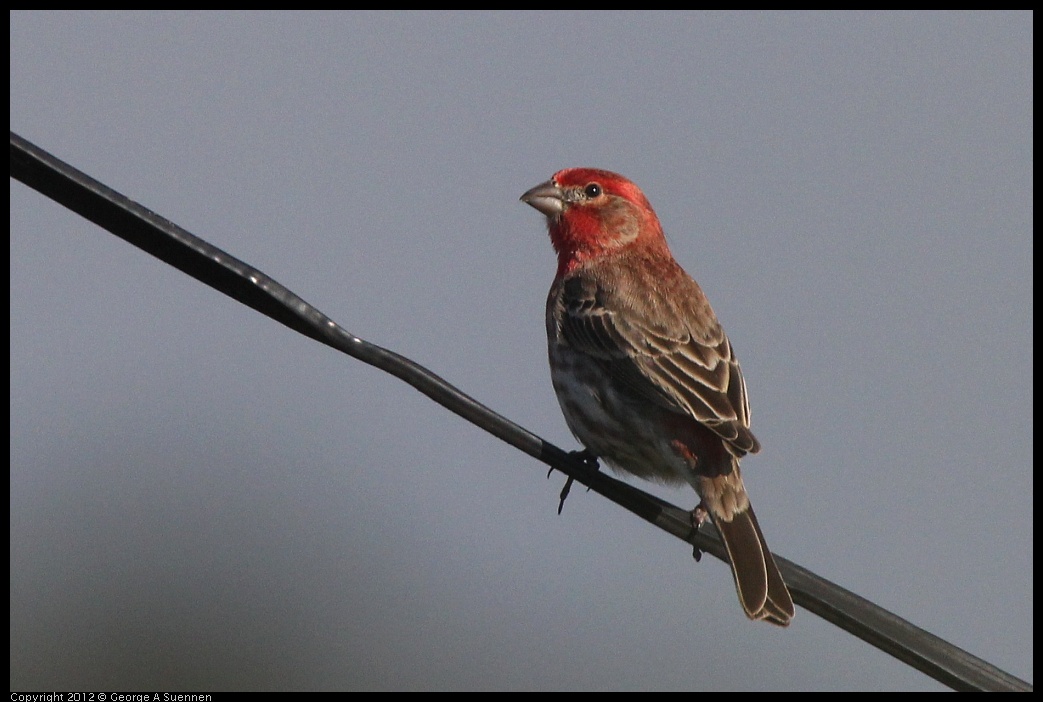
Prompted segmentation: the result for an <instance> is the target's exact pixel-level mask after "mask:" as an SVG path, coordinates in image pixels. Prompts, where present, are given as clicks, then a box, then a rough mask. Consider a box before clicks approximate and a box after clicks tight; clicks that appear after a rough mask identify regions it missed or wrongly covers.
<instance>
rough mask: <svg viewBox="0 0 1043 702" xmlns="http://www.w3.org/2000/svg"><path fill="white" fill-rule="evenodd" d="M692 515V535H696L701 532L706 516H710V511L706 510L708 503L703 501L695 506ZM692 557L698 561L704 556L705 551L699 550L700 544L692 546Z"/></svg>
mask: <svg viewBox="0 0 1043 702" xmlns="http://www.w3.org/2000/svg"><path fill="white" fill-rule="evenodd" d="M691 516H692V536H695V535H696V534H697V533H698V532H699V527H701V526H702V525H703V522H705V521H706V518H707V517H708V516H709V512H707V511H706V505H704V504H703V503H702V502H700V503H699V504H697V505H696V506H695V509H693V510H692V511H691ZM692 558H694V559H695V562H696V563H698V562H699V561H701V560H702V558H703V552H702V551H701V550H699V547H698V546H692Z"/></svg>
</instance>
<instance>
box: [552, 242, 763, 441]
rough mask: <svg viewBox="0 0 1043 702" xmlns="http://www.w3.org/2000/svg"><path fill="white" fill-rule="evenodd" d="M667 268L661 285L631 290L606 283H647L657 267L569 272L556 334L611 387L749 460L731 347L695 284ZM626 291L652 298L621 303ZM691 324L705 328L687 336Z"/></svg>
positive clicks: (745, 411)
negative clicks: (627, 278)
mask: <svg viewBox="0 0 1043 702" xmlns="http://www.w3.org/2000/svg"><path fill="white" fill-rule="evenodd" d="M670 263H671V264H672V267H671V268H670V270H671V272H672V275H670V276H669V277H668V279H665V280H662V279H661V280H657V281H647V284H643V285H642V284H639V285H637V286H632V285H619V284H618V281H615V280H612V279H611V276H615V275H618V274H619V273H618V272H620V271H624V273H623V274H624V275H636V276H641V275H647V273H645V271H648V270H660V271H661V270H663V266H662V265H661V263H659V264H657V265H656V266H649V265H648V264H647V262H635V264H634V265H632V266H618V265H617V266H614V267H613V268H612V269H611V270H609V271H606V270H599V269H597V268H590V269H580V270H577V271H575V272H574V273H573V274H572V275H570V276H568V277H567V278H566V280H565V281H563V283H564V284H563V286H562V293H561V294H562V300H561V302H562V310H561V318H560V319H561V333H562V334H563V335H564V336H565V338H566V339H567V340H568V342H569V343H570V344H571V345H572V346H573V348H574V349H576V350H578V351H582V352H584V353H586V354H587V355H589V356H591V357H593V358H596V359H599V360H600V361H601V362H602V363H604V364H605V367H606V369H607V370H608V371H609V373H611V374H612V376H613V378H614V379H615V380H616V381H617V382H619V383H621V384H623V385H625V386H627V387H628V388H629V389H631V390H633V391H635V392H636V393H637V394H639V395H640V396H642V397H644V398H645V399H647V400H649V401H651V402H654V403H656V404H658V405H660V406H662V407H666V408H668V409H671V410H673V411H676V412H680V413H683V414H687V415H688V416H690V417H693V418H694V419H696V420H698V421H699V422H700V423H702V424H704V425H705V426H706V427H708V428H709V429H711V430H712V431H713V432H714V433H716V434H717V435H718V436H720V437H721V438H722V439H724V440H725V441H726V442H727V443H728V444H729V445H730V447H731V450H733V452H735V453H736V454H737V455H739V456H741V455H743V454H745V453H755V452H756V451H757V450H759V449H760V444H759V443H758V441H757V439H756V438H755V437H754V436H753V434H752V433H751V432H750V429H749V427H750V412H749V404H748V402H747V398H746V384H745V381H744V380H743V377H742V370H741V369H740V368H739V363H738V361H737V360H736V359H735V356H734V354H733V353H732V346H731V343H730V342H729V341H728V337H727V336H726V335H725V333H724V330H723V329H722V328H721V326H720V324H718V323H717V319H716V317H714V315H713V312H712V311H711V310H710V307H709V305H708V304H706V299H705V297H704V296H703V293H702V290H700V289H699V286H698V284H696V283H695V281H694V280H692V279H691V278H689V277H688V275H687V274H686V273H684V271H683V270H681V269H680V267H679V266H677V264H676V263H674V262H673V261H672V260H671V261H670ZM628 289H638V290H645V291H652V293H651V296H652V299H642V300H633V299H627V298H625V297H623V295H622V294H621V293H620V292H619V291H620V290H628ZM696 309H700V311H701V314H699V315H697V314H696ZM707 313H708V314H707ZM698 319H703V320H706V323H705V324H704V325H703V326H702V327H700V328H694V327H695V323H696V322H695V320H698ZM650 320H655V322H654V323H653V322H651V321H650Z"/></svg>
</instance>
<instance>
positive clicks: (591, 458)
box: [547, 449, 601, 514]
mask: <svg viewBox="0 0 1043 702" xmlns="http://www.w3.org/2000/svg"><path fill="white" fill-rule="evenodd" d="M569 457H570V458H574V459H576V460H578V461H580V462H581V463H583V465H585V466H586V467H587V468H589V469H591V470H598V469H599V468H600V467H601V466H600V465H599V464H598V457H597V456H595V455H594V454H593V453H591V452H590V451H589V450H588V449H583V450H582V451H569ZM553 472H554V468H553V467H552V468H551V469H550V470H549V471H547V477H548V478H549V477H550V474H551V473H553ZM574 482H576V479H575V478H573V477H572V476H571V475H570V476H568V478H566V480H565V486H564V487H563V488H561V494H560V495H558V514H561V510H562V508H563V507H564V506H565V498H566V497H568V496H569V491H570V490H572V483H574ZM587 490H590V488H589V487H588V488H587Z"/></svg>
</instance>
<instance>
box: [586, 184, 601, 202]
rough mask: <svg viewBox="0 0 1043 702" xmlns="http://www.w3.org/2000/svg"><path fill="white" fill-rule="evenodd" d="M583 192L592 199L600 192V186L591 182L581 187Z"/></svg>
mask: <svg viewBox="0 0 1043 702" xmlns="http://www.w3.org/2000/svg"><path fill="white" fill-rule="evenodd" d="M583 194H584V195H586V196H587V199H589V200H593V199H594V198H596V197H597V196H598V195H600V194H601V186H600V185H598V184H597V183H591V184H590V185H588V186H587V187H585V188H583Z"/></svg>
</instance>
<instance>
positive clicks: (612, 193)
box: [521, 168, 794, 626]
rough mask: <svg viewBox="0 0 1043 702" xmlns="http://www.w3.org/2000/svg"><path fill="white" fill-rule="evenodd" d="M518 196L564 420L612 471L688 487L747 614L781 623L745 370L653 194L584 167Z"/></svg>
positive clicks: (781, 592)
mask: <svg viewBox="0 0 1043 702" xmlns="http://www.w3.org/2000/svg"><path fill="white" fill-rule="evenodd" d="M521 199H522V201H523V202H525V203H527V204H529V205H531V206H533V207H534V208H536V209H537V210H539V211H540V212H542V213H543V214H544V215H546V216H547V228H548V230H549V232H550V239H551V243H552V244H553V245H554V250H555V251H556V252H557V254H558V272H557V275H556V276H555V278H554V284H553V285H552V286H551V289H550V294H549V295H548V297H547V342H548V347H549V354H550V369H551V379H552V381H553V383H554V390H555V392H556V393H557V395H558V402H559V403H560V404H561V409H562V412H563V413H564V414H565V421H566V422H567V423H568V426H569V429H571V430H572V433H573V434H575V436H576V438H577V439H579V441H580V442H581V443H582V444H583V445H584V446H585V447H586V449H587V451H589V452H590V453H592V454H594V455H596V456H599V457H601V458H603V459H604V460H605V461H606V462H607V463H608V464H609V465H610V466H612V467H613V468H615V469H617V470H619V471H623V472H626V473H631V474H633V475H636V476H639V477H641V478H646V479H649V480H655V481H659V482H663V483H674V484H676V483H688V484H690V485H691V486H692V487H694V488H695V490H696V492H697V493H698V494H699V497H700V498H701V501H700V503H699V506H698V507H696V509H695V510H694V511H693V513H692V514H693V521H694V523H695V524H696V526H698V524H699V523H701V522H702V520H703V519H705V517H706V515H709V516H710V518H711V519H712V520H713V522H714V524H715V525H716V526H717V530H718V531H719V532H720V534H721V538H722V540H723V542H724V545H725V548H726V549H727V551H728V556H729V558H730V560H731V564H732V573H733V575H734V578H735V587H736V589H737V590H738V593H739V602H740V603H741V604H742V607H743V609H744V610H745V611H746V614H747V616H749V617H750V618H751V619H765V620H767V621H769V622H772V623H773V624H778V625H781V626H786V625H787V624H789V622H790V619H792V618H793V613H794V610H793V600H792V598H791V597H790V593H789V590H788V589H787V588H786V584H785V582H783V580H782V575H781V574H780V573H779V570H778V567H777V566H776V565H775V560H774V558H772V555H771V552H770V551H769V550H768V546H767V544H766V543H765V542H764V535H763V534H762V533H761V529H760V526H759V525H758V524H757V518H756V517H755V516H754V514H753V509H752V508H751V507H750V501H749V496H748V495H747V494H746V488H745V487H744V486H743V482H742V477H741V474H740V472H739V459H740V458H741V457H742V456H744V455H746V454H747V453H756V452H757V451H759V450H760V443H759V442H758V441H757V439H756V438H755V437H754V436H753V434H752V433H751V432H750V410H749V404H748V402H747V399H746V384H745V382H744V381H743V378H742V372H741V371H740V370H739V363H738V361H737V360H736V359H735V356H734V355H733V353H732V346H731V343H730V342H729V341H728V337H727V336H725V334H724V330H723V329H722V328H721V325H720V323H719V322H718V321H717V317H716V316H715V315H714V313H713V310H712V309H710V304H709V303H708V302H707V300H706V296H705V295H703V291H702V290H701V289H700V288H699V285H698V284H697V283H696V282H695V281H694V280H692V279H691V278H690V277H689V276H688V274H687V273H685V272H684V270H683V269H682V268H681V266H680V265H678V263H677V261H675V260H674V257H673V255H672V254H671V253H670V249H669V248H668V247H667V244H666V238H665V237H664V236H663V230H662V227H661V226H660V224H659V219H658V218H657V217H656V214H655V212H654V211H652V206H651V205H650V204H649V203H648V200H647V199H646V198H645V196H644V194H643V193H642V192H641V190H639V189H638V187H637V186H636V185H634V184H633V183H631V182H630V181H629V180H627V179H626V178H624V177H623V176H621V175H618V174H616V173H611V172H609V171H602V170H596V169H592V168H570V169H566V170H563V171H559V172H558V173H556V174H555V175H554V177H553V178H551V179H550V180H549V181H547V182H546V183H541V184H540V185H537V186H536V187H534V188H532V189H531V190H529V191H528V192H526V193H525V194H524V195H522V197H521Z"/></svg>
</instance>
